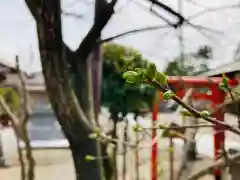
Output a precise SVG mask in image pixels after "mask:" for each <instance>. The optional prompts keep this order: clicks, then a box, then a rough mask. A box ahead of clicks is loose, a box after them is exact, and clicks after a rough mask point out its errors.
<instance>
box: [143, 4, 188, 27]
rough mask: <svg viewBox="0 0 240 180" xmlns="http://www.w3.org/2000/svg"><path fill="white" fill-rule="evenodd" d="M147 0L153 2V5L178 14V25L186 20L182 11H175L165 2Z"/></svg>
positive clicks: (175, 14)
mask: <svg viewBox="0 0 240 180" xmlns="http://www.w3.org/2000/svg"><path fill="white" fill-rule="evenodd" d="M147 1H149V2H151V3H152V4H153V5H156V6H158V7H160V8H161V9H163V10H165V11H167V12H168V13H169V14H172V15H174V16H176V17H177V18H178V26H181V25H182V24H183V22H184V21H185V18H184V17H183V16H182V15H181V14H180V13H178V12H176V11H174V10H173V9H172V8H170V7H169V6H167V5H165V4H164V3H162V2H159V1H158V0H147Z"/></svg>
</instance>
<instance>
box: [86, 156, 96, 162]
mask: <svg viewBox="0 0 240 180" xmlns="http://www.w3.org/2000/svg"><path fill="white" fill-rule="evenodd" d="M84 159H85V161H87V162H89V161H94V160H95V159H96V158H95V157H94V156H91V155H86V156H85V157H84Z"/></svg>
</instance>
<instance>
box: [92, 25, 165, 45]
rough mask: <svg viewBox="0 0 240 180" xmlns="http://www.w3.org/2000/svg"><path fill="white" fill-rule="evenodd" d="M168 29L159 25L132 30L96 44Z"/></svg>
mask: <svg viewBox="0 0 240 180" xmlns="http://www.w3.org/2000/svg"><path fill="white" fill-rule="evenodd" d="M169 27H170V26H168V25H160V26H152V27H145V28H140V29H134V30H130V31H126V32H123V33H119V34H117V35H115V36H112V37H108V38H106V39H102V40H100V41H97V43H98V44H101V43H106V42H109V41H113V40H115V39H117V38H121V37H124V36H127V35H131V34H135V33H140V32H145V31H154V30H158V29H163V28H169Z"/></svg>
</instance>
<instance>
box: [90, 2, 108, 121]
mask: <svg viewBox="0 0 240 180" xmlns="http://www.w3.org/2000/svg"><path fill="white" fill-rule="evenodd" d="M104 5H105V4H104V1H102V0H95V15H94V22H95V21H96V18H97V17H98V16H99V14H100V11H101V9H102V7H103V6H104ZM100 38H101V37H99V39H100ZM91 67H92V78H93V79H92V82H93V97H94V111H95V118H96V120H97V121H98V114H99V112H100V97H101V79H102V46H101V45H97V46H95V48H94V50H93V52H92V57H91Z"/></svg>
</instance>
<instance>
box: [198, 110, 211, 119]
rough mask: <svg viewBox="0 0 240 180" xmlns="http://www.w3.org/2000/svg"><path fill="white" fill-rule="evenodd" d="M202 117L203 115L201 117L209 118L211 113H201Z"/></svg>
mask: <svg viewBox="0 0 240 180" xmlns="http://www.w3.org/2000/svg"><path fill="white" fill-rule="evenodd" d="M200 115H201V117H209V116H210V113H209V112H208V111H206V110H204V111H202V112H200Z"/></svg>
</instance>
